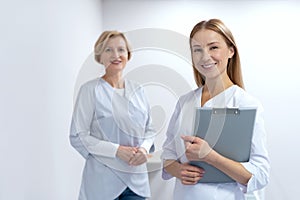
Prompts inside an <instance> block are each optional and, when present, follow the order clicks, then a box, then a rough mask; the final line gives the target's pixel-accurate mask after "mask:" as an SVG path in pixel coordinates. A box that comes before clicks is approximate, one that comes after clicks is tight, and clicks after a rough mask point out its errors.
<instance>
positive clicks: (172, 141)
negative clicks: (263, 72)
mask: <svg viewBox="0 0 300 200" xmlns="http://www.w3.org/2000/svg"><path fill="white" fill-rule="evenodd" d="M201 95H202V87H201V88H198V89H196V90H194V91H191V92H189V93H187V94H186V95H183V96H182V97H180V99H179V101H178V103H177V105H176V108H175V111H174V113H173V115H172V118H171V120H170V123H169V127H168V131H167V139H166V141H165V142H164V145H163V153H162V156H161V158H162V160H169V159H173V160H178V161H179V162H181V163H185V162H188V160H187V158H186V156H185V146H184V143H183V140H182V139H181V138H180V135H183V134H184V135H193V133H192V127H193V119H194V113H195V112H194V109H195V107H199V106H201ZM203 107H228V108H235V107H255V108H257V114H256V119H255V125H254V132H253V138H252V145H251V153H250V159H249V161H248V162H245V163H241V164H242V165H243V166H244V167H245V168H246V169H247V170H248V171H249V172H250V173H252V177H251V178H250V180H249V182H248V184H247V186H245V185H241V184H239V183H237V182H235V183H198V184H196V185H192V186H190V185H183V184H182V183H181V181H180V180H179V179H177V180H176V184H175V189H174V199H176V200H177V199H178V200H179V199H180V200H185V199H186V200H190V199H209V200H212V199H214V200H224V199H226V200H227V199H229V200H243V199H245V197H244V193H251V192H253V191H256V190H259V189H262V188H263V187H265V186H266V185H267V183H268V182H269V171H270V163H269V157H268V152H267V149H266V131H265V128H264V120H263V116H262V112H263V108H262V105H261V104H260V102H259V101H258V100H256V99H255V98H253V97H252V96H250V95H249V94H248V93H246V92H245V91H244V90H243V89H242V88H240V87H238V86H236V85H234V86H231V87H230V88H227V89H226V90H225V91H224V92H222V93H220V94H219V95H217V96H215V97H214V98H212V99H210V100H209V101H207V102H206V103H205V104H204V106H203ZM204 176H205V174H204ZM162 177H163V178H164V179H170V178H172V176H171V175H170V174H168V173H167V172H166V171H164V170H163V174H162Z"/></svg>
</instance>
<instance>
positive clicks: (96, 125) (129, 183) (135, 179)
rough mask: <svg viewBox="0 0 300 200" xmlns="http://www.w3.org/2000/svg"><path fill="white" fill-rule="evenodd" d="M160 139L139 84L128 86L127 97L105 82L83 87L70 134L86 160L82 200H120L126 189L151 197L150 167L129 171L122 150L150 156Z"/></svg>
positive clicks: (94, 82) (100, 79) (126, 81)
mask: <svg viewBox="0 0 300 200" xmlns="http://www.w3.org/2000/svg"><path fill="white" fill-rule="evenodd" d="M154 134H155V131H154V129H153V127H152V122H151V117H150V107H149V104H148V101H147V99H146V96H145V94H144V90H143V88H141V87H140V86H139V85H138V84H137V83H135V82H133V81H129V80H125V89H124V91H123V92H122V91H119V90H118V91H116V89H115V88H113V87H112V86H111V85H110V84H108V83H107V82H106V81H105V80H103V79H102V78H97V79H94V80H91V81H89V82H87V83H85V84H83V85H82V86H81V88H80V91H79V94H78V97H77V101H76V105H75V107H74V112H73V117H72V124H71V130H70V142H71V144H72V146H73V147H74V148H75V149H76V150H77V151H78V152H79V153H80V154H81V155H82V156H83V157H84V158H85V159H86V164H85V167H84V171H83V177H82V183H81V188H80V195H79V199H80V200H99V199H114V198H116V197H117V196H119V195H120V194H121V193H122V192H123V190H124V189H125V188H126V187H129V188H130V189H131V190H132V191H134V192H135V193H136V194H138V195H140V196H144V197H149V196H150V187H149V181H148V173H147V167H146V163H144V164H142V165H139V166H129V165H128V164H127V163H126V162H124V161H123V160H121V159H119V158H118V157H116V152H117V149H118V147H119V145H125V146H135V147H144V148H145V149H146V150H147V151H148V152H149V150H150V148H151V146H152V145H153V141H154Z"/></svg>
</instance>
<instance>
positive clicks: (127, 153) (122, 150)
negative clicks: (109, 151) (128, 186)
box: [117, 145, 138, 164]
mask: <svg viewBox="0 0 300 200" xmlns="http://www.w3.org/2000/svg"><path fill="white" fill-rule="evenodd" d="M137 152H138V148H136V147H130V146H121V145H120V146H119V148H118V150H117V157H119V158H120V159H122V160H124V161H125V162H126V163H128V164H129V162H130V160H131V159H132V158H133V157H134V156H135V154H136V153H137Z"/></svg>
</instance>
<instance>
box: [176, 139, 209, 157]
mask: <svg viewBox="0 0 300 200" xmlns="http://www.w3.org/2000/svg"><path fill="white" fill-rule="evenodd" d="M181 138H182V139H183V140H184V143H185V148H186V151H185V155H186V157H187V159H188V160H190V161H192V160H194V161H199V160H203V159H204V158H205V157H206V156H207V155H208V154H209V153H210V152H211V150H212V148H211V147H210V146H209V144H208V143H207V142H206V141H205V140H203V139H201V138H199V137H195V136H188V135H185V136H181Z"/></svg>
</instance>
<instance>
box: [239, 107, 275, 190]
mask: <svg viewBox="0 0 300 200" xmlns="http://www.w3.org/2000/svg"><path fill="white" fill-rule="evenodd" d="M262 113H263V108H262V106H261V105H259V106H258V108H257V114H256V120H255V125H254V131H253V138H252V145H251V153H250V159H249V162H245V163H242V165H243V166H244V167H245V168H246V169H247V170H248V171H249V172H250V173H251V174H252V177H251V178H250V180H249V181H248V184H247V186H244V185H241V184H240V187H241V189H242V190H243V191H244V192H245V193H246V192H247V193H248V192H253V191H255V190H259V189H262V188H264V187H265V186H266V185H267V184H268V182H269V173H270V161H269V156H268V152H267V146H266V131H265V127H264V120H263V116H262Z"/></svg>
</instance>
